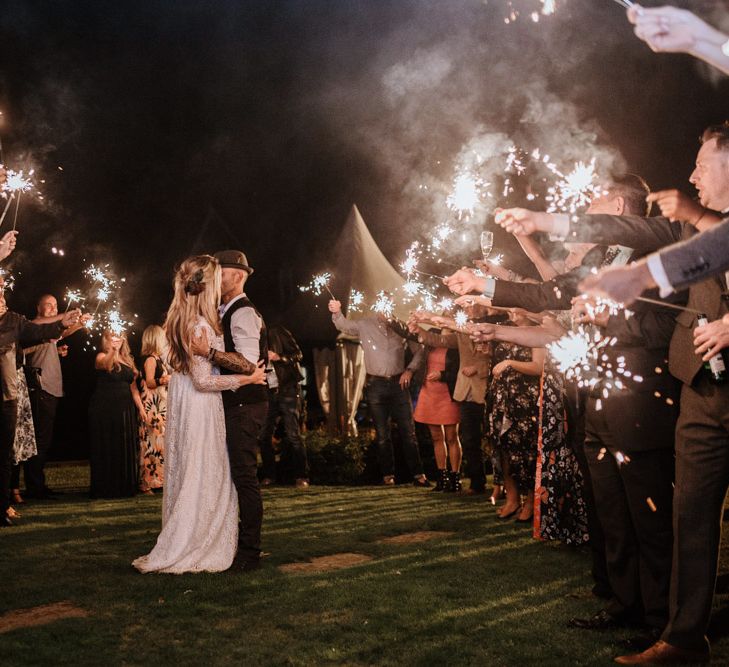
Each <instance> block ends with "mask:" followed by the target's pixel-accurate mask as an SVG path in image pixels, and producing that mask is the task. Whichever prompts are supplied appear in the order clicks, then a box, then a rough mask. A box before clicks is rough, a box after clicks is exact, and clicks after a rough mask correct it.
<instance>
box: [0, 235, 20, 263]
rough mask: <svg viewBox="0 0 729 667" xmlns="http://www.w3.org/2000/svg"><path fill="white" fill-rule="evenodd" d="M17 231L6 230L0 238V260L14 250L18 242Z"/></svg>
mask: <svg viewBox="0 0 729 667" xmlns="http://www.w3.org/2000/svg"><path fill="white" fill-rule="evenodd" d="M17 235H18V232H16V231H15V230H13V231H10V232H7V233H6V234H5V235H4V236H3V237H2V239H0V261H2V260H3V259H5V258H7V257H9V256H10V254H11V253H12V252H13V250H15V245H16V243H17V242H18V239H17Z"/></svg>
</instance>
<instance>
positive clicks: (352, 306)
mask: <svg viewBox="0 0 729 667" xmlns="http://www.w3.org/2000/svg"><path fill="white" fill-rule="evenodd" d="M363 304H364V294H362V292H360V291H359V290H356V289H351V290H349V301H348V310H349V312H350V313H357V312H359V311H360V310H361V309H362V305H363Z"/></svg>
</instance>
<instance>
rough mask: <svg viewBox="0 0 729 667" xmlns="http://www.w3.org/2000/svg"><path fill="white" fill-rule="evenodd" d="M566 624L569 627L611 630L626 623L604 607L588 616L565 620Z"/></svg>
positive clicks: (622, 626)
mask: <svg viewBox="0 0 729 667" xmlns="http://www.w3.org/2000/svg"><path fill="white" fill-rule="evenodd" d="M567 625H569V626H570V627H571V628H580V630H613V629H615V628H624V627H625V626H626V623H625V621H624V620H622V619H620V618H618V617H616V616H613V615H612V614H610V613H608V612H607V611H606V610H605V609H601V610H600V611H598V612H597V614H595V615H594V616H590V618H577V617H575V618H571V619H570V620H569V621H567Z"/></svg>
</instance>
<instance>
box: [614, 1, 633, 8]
mask: <svg viewBox="0 0 729 667" xmlns="http://www.w3.org/2000/svg"><path fill="white" fill-rule="evenodd" d="M613 1H614V2H617V3H618V4H619V5H620V6H621V7H624V8H625V9H630V8H631V7H632V6H633V5H634V4H635V3H634V2H632V0H613Z"/></svg>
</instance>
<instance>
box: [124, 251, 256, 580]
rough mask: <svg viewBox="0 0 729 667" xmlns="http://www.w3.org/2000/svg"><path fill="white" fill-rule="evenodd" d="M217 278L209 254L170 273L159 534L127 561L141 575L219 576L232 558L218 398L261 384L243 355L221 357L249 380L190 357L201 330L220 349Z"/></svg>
mask: <svg viewBox="0 0 729 667" xmlns="http://www.w3.org/2000/svg"><path fill="white" fill-rule="evenodd" d="M220 275H221V271H220V265H219V264H218V261H217V260H216V259H215V258H214V257H210V256H209V255H200V256H197V257H191V258H190V259H187V260H185V261H184V262H183V263H182V264H181V265H180V268H179V269H178V271H177V274H176V275H175V295H174V298H173V300H172V304H171V305H170V308H169V310H168V311H167V320H166V321H165V330H166V332H167V338H168V340H169V344H170V352H169V362H170V365H171V366H172V368H173V369H174V372H173V374H172V378H171V380H170V383H169V393H168V399H167V445H166V451H165V466H166V479H165V490H164V498H163V503H162V532H160V534H159V537H158V538H157V544H156V545H155V546H154V549H152V551H151V552H150V553H149V554H147V555H146V556H142V557H140V558H137V559H136V560H135V561H134V562H133V563H132V565H134V567H135V568H137V569H138V570H139V571H140V572H144V573H147V572H172V573H176V574H180V573H182V572H202V571H205V572H220V571H222V570H227V569H228V568H229V567H230V565H231V563H232V562H233V557H234V556H235V551H236V545H237V541H238V496H237V494H236V491H235V488H234V487H233V482H232V480H231V476H230V464H229V462H228V452H227V449H226V445H225V417H224V415H223V400H222V396H221V392H222V391H226V390H229V389H237V388H238V387H240V386H242V385H244V384H252V383H254V384H264V383H265V379H264V378H265V375H264V369H263V368H260V367H256V365H255V364H252V363H250V362H248V361H246V360H245V359H244V358H243V357H242V356H241V355H238V354H236V353H226V354H224V355H223V357H228V356H232V357H235V358H234V359H229V360H228V362H229V363H230V365H231V367H234V368H236V369H238V370H239V372H242V373H248V374H247V375H224V376H221V375H219V374H218V373H217V369H216V368H215V367H213V366H212V365H211V363H210V362H209V361H208V360H207V359H206V358H205V357H199V356H195V355H193V354H192V353H191V352H190V345H191V342H192V338H193V335H195V336H196V337H197V336H200V335H201V334H202V333H203V332H204V333H205V334H206V335H207V337H208V339H209V340H210V341H212V347H214V348H215V349H218V350H221V351H222V350H223V338H222V335H221V329H220V320H219V318H218V302H219V300H220ZM216 356H220V355H216ZM225 365H226V366H227V365H228V364H227V363H226V364H225Z"/></svg>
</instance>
